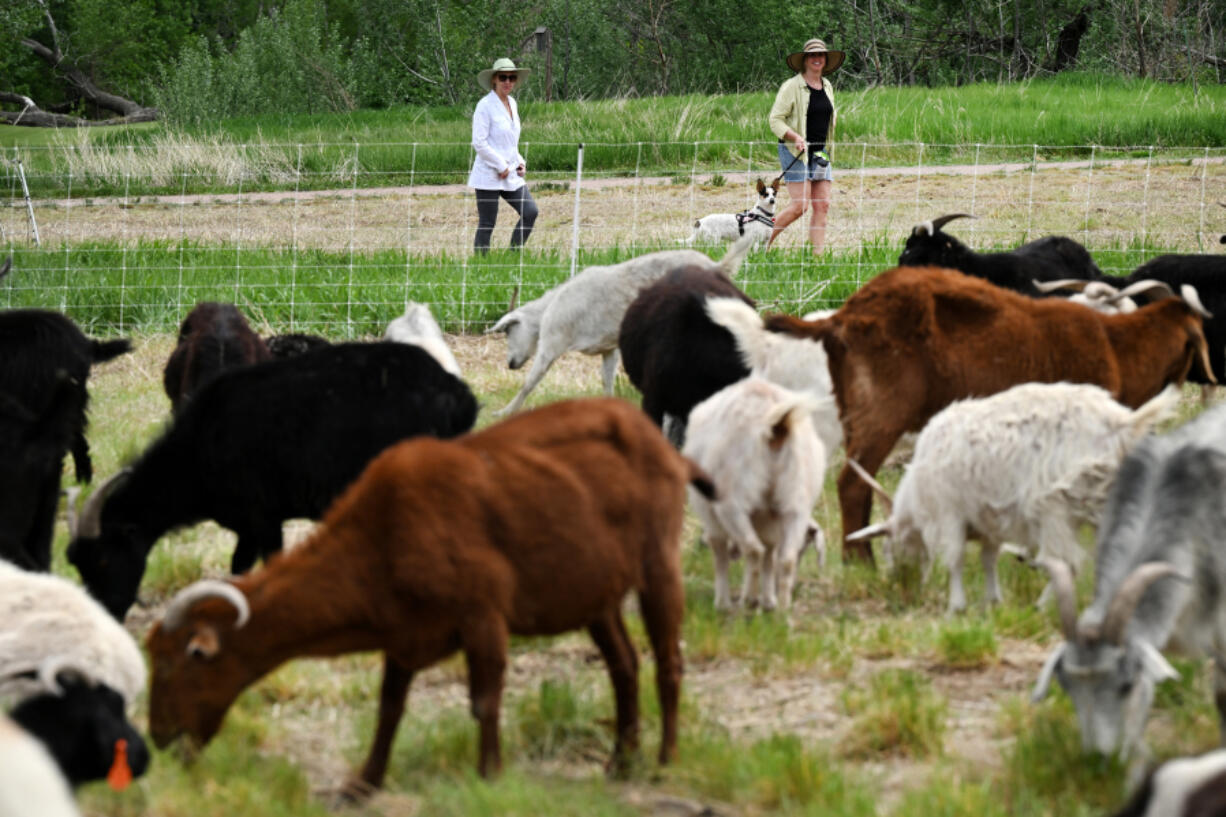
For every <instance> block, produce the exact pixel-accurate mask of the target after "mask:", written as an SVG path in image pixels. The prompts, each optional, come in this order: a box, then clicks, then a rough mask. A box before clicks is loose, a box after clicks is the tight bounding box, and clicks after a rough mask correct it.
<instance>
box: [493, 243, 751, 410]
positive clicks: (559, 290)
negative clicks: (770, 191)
mask: <svg viewBox="0 0 1226 817" xmlns="http://www.w3.org/2000/svg"><path fill="white" fill-rule="evenodd" d="M752 245H753V239H752V236H745V237H742V238H740V239H738V240H737V242H736V243H735V244H733V245H732V246H731V247H730V248H729V249H728V252H727V253H725V254H724V257H723V259H722V260H721V261H720V262H719V263H718V264H716V263H715V262H714V261H712V260H711V259H710V258H709V257H708V256H706V255H703V254H702V253H700V252H698V251H697V250H662V251H660V252H653V253H648V254H647V255H640V256H638V257H637V258H631V259H628V260H626V261H622V262H621V263H619V264H613V265H611V266H594V267H587V268H586V269H584V270H583V271H581V272H580V273H579V274H578V275H576V276H575V277H574V278H571V279H570V280H569V281H566V282H565V283H562V284H560V285H559V286H557V287H554V288H553V289H551V290H550V291H548V292H546V293H545V294H544V295H542V296H541V297H540V298H537V299H536V300H535V301H529V302H528V303H526V304H524V305H523V306H520V307H519V308H517V309H512V310H511V311H510V312H508V313H507V314H505V315H503V316H502V317H501V318H499V319H498V322H497V323H495V324H494V325H493V326H491V327H490V328H489V329H487V330H486V332H505V333H506V335H507V366H509V367H510V368H512V369H518V368H519V367H521V366H523V365H524V363H526V362H527V361H528V358H530V357H532V356H533V355H534V354H535V355H536V359H535V360H534V361H533V362H532V368H531V369H530V370H529V372H528V376H527V378H526V379H525V380H524V385H523V387H522V388H520V390H519V393H518V394H516V395H515V398H514V399H513V400H512V401H511V402H510V403H509V404H508V405H507V406H506V407H505V408H503V409H502V410H501V411H498V412H495V413H496V414H497V415H498V416H502V415H505V414H510V413H512V412H515V411H518V410H519V408H520V406H522V405H523V403H524V400H525V399H526V398H527V397H528V394H529V393H531V391H532V390H533V389H534V388H536V386H537V384H538V383H540V382H541V379H542V378H543V377H544V376H545V373H546V372H548V371H549V367H550V366H552V365H553V363H554V361H555V360H557V359H558V358H559V357H561V356H562V355H563V354H565V353H566V352H569V351H572V350H575V351H579V352H583V353H584V354H587V355H601V357H602V361H601V377H602V380H603V382H604V391H605V394H612V393H613V377H614V375H615V374H616V373H617V360H618V354H617V332H618V329H619V328H620V327H621V322H622V316H624V315H625V314H626V309H627V307H629V306H630V302H631V301H633V300H634V298H635V296H636V295H638V293H639V290H641V289H642V288H643V287H645V286H646V285H648V284H650V283H652V282H653V281H655V280H657V279H658V278H660V277H661V276H662V275H664V274H665V273H666V272H668V271H670V270H673V269H676V268H678V267H683V266H687V265H697V266H702V267H711V266H714V267H716V268H717V269H721V270H723V271H724V272H725V273H726V274H727V275H728V277H730V278H731V277H732V276H733V275H734V274H735V273H736V270H737V267H739V266H740V264H741V261H742V259H744V257H745V255H746V254H747V253H748V252H749V248H750V247H751V246H752Z"/></svg>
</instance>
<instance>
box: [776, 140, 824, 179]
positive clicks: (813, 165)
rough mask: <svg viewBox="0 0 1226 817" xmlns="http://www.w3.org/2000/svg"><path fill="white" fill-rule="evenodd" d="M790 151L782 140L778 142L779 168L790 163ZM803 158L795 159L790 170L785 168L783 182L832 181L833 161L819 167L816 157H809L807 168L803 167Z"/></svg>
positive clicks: (781, 168)
mask: <svg viewBox="0 0 1226 817" xmlns="http://www.w3.org/2000/svg"><path fill="white" fill-rule="evenodd" d="M794 158H795V157H794V156H792V151H791V150H789V149H788V146H787V145H786V144H784V143H783V142H780V143H779V169H780V170H784V168H786V167H787V166H788V165H792V159H794ZM805 164H806V162H805V160H804V159H797V160H796V164H794V165H792V169H791V170H785V171H784V174H783V180H784V181H785V182H803V181H805V180H806V179H807V180H808V181H811V182H832V181H834V163H833V162H827V163H826V166H825V167H819V166H818V164H817V157H816V156H813V157H810V158H809V161H808V165H809V166H808V168H806V167H805Z"/></svg>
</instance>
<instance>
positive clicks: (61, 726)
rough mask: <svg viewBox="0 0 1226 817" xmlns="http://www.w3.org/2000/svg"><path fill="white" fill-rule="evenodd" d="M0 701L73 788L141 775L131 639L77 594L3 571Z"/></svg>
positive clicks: (140, 673) (141, 670)
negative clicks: (131, 713)
mask: <svg viewBox="0 0 1226 817" xmlns="http://www.w3.org/2000/svg"><path fill="white" fill-rule="evenodd" d="M0 621H3V622H4V625H3V630H0V699H3V700H4V701H6V702H9V703H14V704H15V708H14V709H13V710H12V712H11V715H12V718H13V720H15V721H17V722H18V723H20V724H21V725H22V726H23V727H24V728H25V729H26V731H28V732H29V733H31V734H32V735H34V736H35V737H37V738H38V739H39V740H40V741H42V742H43V744H44V745H45V746H46V747H47V748H48V750H49V751H50V752H51V755H52V756H53V757H54V758H55V760H56V762H57V763H58V764H59V767H60V769H61V770H62V771H63V773H64V775H65V776H66V777H67V778H68V779H69V780H70V781H71V782H72V783H73V784H79V783H84V782H86V781H90V780H101V779H104V778H108V777H110V778H111V780H112V784H113V785H115V786H116V787H122V786H123V785H126V783H127V780H129V779H131V777H132V776H137V777H138V776H140V775H141V774H144V772H145V769H146V768H147V767H148V765H149V750H148V748H147V747H146V746H145V742H144V739H143V738H141V736H140V733H139V732H137V731H136V729H135V727H134V726H132V724H131V723H130V722H129V721H128V719H127V716H126V714H125V713H126V710H127V709H130V708H131V707H132V706H133V704H134V702H135V700H136V697H137V696H138V695H139V694H140V692H141V690H143V689H144V685H145V661H144V658H143V657H142V656H141V652H140V648H139V647H137V645H136V642H135V641H133V640H132V636H130V635H129V634H128V632H127V631H126V630H125V629H124V628H123V627H122V626H120V625H119V624H118V623H117V622H116V621H115V620H114V619H113V618H111V616H110V615H108V614H107V611H106V610H104V609H103V608H102V606H101V605H99V604H98V602H96V601H94V600H93V599H92V598H90V596H89V594H88V593H86V592H85V591H84V590H83V589H82V588H81V587H79V586H77V585H75V584H73V583H72V582H70V581H68V580H66V579H63V578H60V577H59V576H51V575H45V574H41V573H27V572H25V571H23V570H19V569H18V568H16V567H14V566H13V565H10V564H8V563H7V562H0Z"/></svg>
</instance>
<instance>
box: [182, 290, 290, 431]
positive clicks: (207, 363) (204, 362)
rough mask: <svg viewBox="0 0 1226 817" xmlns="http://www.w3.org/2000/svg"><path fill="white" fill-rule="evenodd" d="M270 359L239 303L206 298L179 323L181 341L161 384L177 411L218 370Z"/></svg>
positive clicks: (214, 375) (261, 340)
mask: <svg viewBox="0 0 1226 817" xmlns="http://www.w3.org/2000/svg"><path fill="white" fill-rule="evenodd" d="M271 359H272V354H271V353H269V351H268V347H267V346H265V345H264V341H263V339H262V338H261V337H260V336H259V335H257V334H256V333H255V331H254V330H253V329H252V328H251V326H250V325H249V324H248V323H247V319H246V318H245V317H243V313H242V312H239V311H238V307H236V306H234V304H222V303H217V302H215V301H203V302H201V303H198V304H196V305H195V306H194V307H193V308H192V311H191V312H189V313H187V317H186V318H184V319H183V323H182V324H180V325H179V342H178V345H176V346H175V349H174V351H173V352H171V353H170V359H169V360H167V361H166V369H165V371H164V372H163V373H162V386H163V388H165V389H166V396H167V397H169V398H170V406H171V408H172V409H173V410H174V412H175V413H176V414H178V413H179V411H180V410H181V409H182V408H183V404H184V402H185V401H186V400H187V399H188V398H189V397H191V395H192V394H193V393H195V392H196V390H198V389H199V388H200V387H201V386H203V385H204V384H205V383H207V382H208V381H209V380H211V379H213V378H214V377H216V376H217V375H218V374H219V373H221V372H223V371H225V370H226V369H232V368H234V367H236V366H248V365H250V364H252V363H260V362H263V361H265V360H271Z"/></svg>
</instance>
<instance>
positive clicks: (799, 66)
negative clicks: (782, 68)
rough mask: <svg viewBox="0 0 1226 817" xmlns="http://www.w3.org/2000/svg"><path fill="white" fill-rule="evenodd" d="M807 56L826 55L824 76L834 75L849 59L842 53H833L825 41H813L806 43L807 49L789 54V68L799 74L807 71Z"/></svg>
mask: <svg viewBox="0 0 1226 817" xmlns="http://www.w3.org/2000/svg"><path fill="white" fill-rule="evenodd" d="M806 54H825V55H826V67H825V68H823V69H822V76H825V75H826V74H833V73H834V72H835V71H837V70H838V67H839V66H840V65H842V64H843V60H845V59H847V55H846V54H845V53H843V52H842V51H831V50H830V49H829V48H827V47H826V43H825V41H824V40H818V39H812V40H809V41H808V42H807V43H805V47H804V48H802V49H801V50H799V51H795V52H793V53H791V54H788V58H787V63H788V68H791V69H792V70H793V71H795V72H796V73H798V74H799V73H800V72H801V71H803V70H805V55H806Z"/></svg>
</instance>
